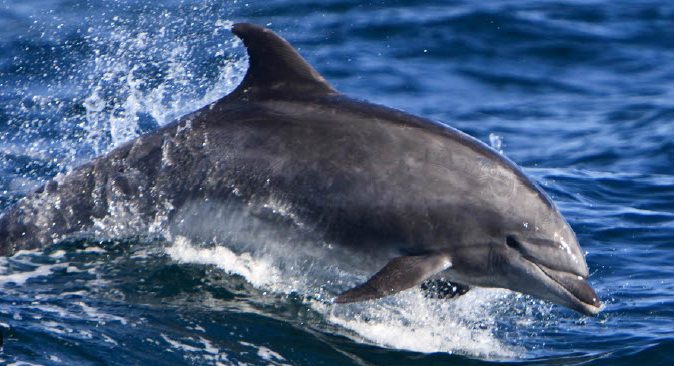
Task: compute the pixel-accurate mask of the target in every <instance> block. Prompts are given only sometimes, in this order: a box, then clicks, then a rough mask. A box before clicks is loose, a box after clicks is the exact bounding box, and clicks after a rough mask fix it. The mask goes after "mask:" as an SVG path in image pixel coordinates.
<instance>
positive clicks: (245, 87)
mask: <svg viewBox="0 0 674 366" xmlns="http://www.w3.org/2000/svg"><path fill="white" fill-rule="evenodd" d="M232 33H234V34H235V35H236V36H238V37H239V38H241V39H242V40H243V44H244V45H245V46H246V49H247V50H248V59H249V66H248V72H247V73H246V76H245V77H244V78H243V81H242V82H241V84H240V85H239V86H238V87H237V88H236V89H235V90H234V91H233V92H232V94H231V96H232V97H240V98H244V99H259V98H268V97H274V96H288V95H289V93H290V95H293V94H297V93H301V94H335V93H337V91H336V90H335V89H333V88H332V86H330V84H328V82H327V81H325V79H324V78H323V76H321V74H319V73H318V72H317V71H316V70H314V68H313V67H311V65H309V63H307V62H306V61H305V60H304V58H302V56H300V54H299V53H297V51H296V50H295V49H294V48H293V46H291V45H290V43H288V41H286V40H285V39H283V38H281V37H280V36H278V35H277V34H276V33H274V32H272V31H271V30H269V29H267V28H264V27H260V26H257V25H254V24H250V23H237V24H234V26H232Z"/></svg>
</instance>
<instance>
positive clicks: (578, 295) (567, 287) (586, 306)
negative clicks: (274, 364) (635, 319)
mask: <svg viewBox="0 0 674 366" xmlns="http://www.w3.org/2000/svg"><path fill="white" fill-rule="evenodd" d="M530 263H532V264H533V265H534V266H535V267H537V268H538V269H539V270H540V271H541V272H542V274H543V275H544V276H546V277H547V278H548V279H549V280H551V281H546V282H549V285H551V286H552V287H554V289H555V290H556V291H554V292H556V293H557V297H559V298H560V299H559V300H558V301H556V302H558V303H559V302H560V301H561V302H562V304H561V305H565V306H568V307H570V308H572V309H574V310H576V311H578V312H581V313H583V314H585V315H596V314H598V313H599V312H600V311H601V309H602V308H603V305H602V303H601V301H600V300H599V296H597V293H596V292H595V291H594V289H592V287H591V286H590V284H589V283H588V282H587V279H586V278H584V277H582V276H578V275H576V274H572V273H568V272H563V271H557V270H554V269H551V268H548V267H545V266H543V265H541V264H538V263H534V262H530Z"/></svg>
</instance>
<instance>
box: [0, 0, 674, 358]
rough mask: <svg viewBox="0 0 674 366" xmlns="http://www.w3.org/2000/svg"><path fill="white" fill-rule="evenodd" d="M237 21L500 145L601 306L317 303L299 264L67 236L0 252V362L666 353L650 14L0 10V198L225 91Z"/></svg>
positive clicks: (422, 5) (659, 120)
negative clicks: (572, 247)
mask: <svg viewBox="0 0 674 366" xmlns="http://www.w3.org/2000/svg"><path fill="white" fill-rule="evenodd" d="M236 21H247V22H253V23H257V24H261V25H266V26H268V27H270V28H273V29H274V30H275V31H277V32H278V33H280V34H282V35H283V36H284V37H286V38H287V39H288V40H290V41H291V42H292V43H293V44H294V45H295V46H297V47H298V48H299V50H300V52H301V53H302V54H303V55H304V56H305V57H306V58H307V60H309V61H310V62H311V63H312V64H313V65H315V67H316V69H318V70H319V71H320V72H321V73H322V74H323V75H324V76H325V77H326V78H327V79H328V80H329V81H330V82H331V83H332V84H333V85H334V86H335V87H336V88H337V89H338V90H340V91H342V92H344V93H346V94H348V95H351V96H354V97H357V98H362V99H368V100H370V101H373V102H377V103H381V104H384V105H388V106H392V107H396V108H400V109H402V110H405V111H408V112H411V113H414V114H419V115H422V116H426V117H429V118H433V119H437V120H440V121H443V122H445V123H447V124H449V125H451V126H453V127H456V128H458V129H460V130H462V131H464V132H466V133H468V134H470V135H472V136H474V137H476V138H478V139H480V140H482V141H485V142H487V143H491V144H492V146H494V147H495V148H497V149H500V150H502V151H503V153H504V154H505V155H507V156H508V157H509V158H511V159H512V160H513V161H515V162H516V163H517V164H519V165H521V166H522V167H523V168H524V170H525V172H526V173H527V174H528V175H529V176H530V177H532V178H533V179H534V180H535V181H536V182H537V183H539V184H540V185H541V186H542V187H543V188H544V189H545V190H546V191H547V192H548V193H549V194H550V195H551V197H552V198H553V200H554V201H555V202H556V203H557V205H558V206H559V208H560V209H561V211H562V212H563V214H564V215H565V217H566V218H567V219H568V221H569V222H570V224H571V225H572V226H573V228H574V230H575V231H576V233H577V235H578V238H579V241H580V242H581V245H582V247H583V249H584V250H586V251H587V262H588V265H589V267H590V270H591V277H590V282H591V283H592V285H593V286H594V287H595V289H596V290H597V292H598V294H599V295H600V297H601V298H602V299H603V300H604V302H605V309H604V311H603V312H602V313H600V314H599V315H598V316H596V317H586V316H582V315H579V314H576V313H574V312H572V311H569V310H566V309H562V308H560V307H558V306H553V305H550V304H548V303H545V302H542V301H538V300H535V299H532V298H529V297H526V296H521V295H517V294H513V293H510V292H508V291H500V290H475V291H470V292H469V293H468V294H466V295H465V296H463V297H461V298H459V299H455V300H452V301H449V304H444V303H442V304H441V303H438V302H437V301H435V302H433V301H432V300H428V299H423V298H422V297H420V296H417V295H418V294H415V293H412V294H407V295H401V297H400V298H399V299H398V300H395V299H394V300H391V299H389V300H385V301H381V303H377V304H375V305H371V308H370V309H367V308H362V307H360V308H359V307H354V308H351V309H350V310H339V309H336V308H334V307H332V305H330V304H329V303H325V302H320V301H316V299H312V298H311V296H307V295H306V294H307V293H310V292H311V290H310V289H309V287H310V286H308V285H307V283H309V282H310V281H309V280H310V279H309V278H308V277H312V278H313V277H314V275H313V274H312V273H314V272H316V271H317V270H316V269H315V268H314V269H313V270H312V271H306V272H301V271H300V272H298V271H294V272H293V270H292V269H287V268H286V269H284V268H276V267H274V265H273V263H272V264H271V265H268V263H266V262H264V261H262V260H257V259H255V258H253V259H250V258H244V257H235V258H232V257H230V256H228V255H229V254H228V253H224V254H223V253H220V252H218V253H214V252H198V251H195V250H196V249H195V250H192V249H191V248H190V247H189V246H186V244H185V243H182V244H180V243H178V244H176V243H161V242H157V243H154V242H133V241H125V242H109V241H99V240H90V241H88V240H80V241H73V242H68V243H62V244H59V245H56V246H54V247H50V248H47V249H45V250H44V251H41V252H29V253H20V254H18V255H16V256H14V257H12V258H2V259H0V331H1V332H2V334H3V336H4V346H3V349H2V351H1V352H0V364H2V363H6V364H17V365H21V364H42V365H72V364H79V365H98V364H110V365H129V364H138V365H176V364H225V365H228V364H233V365H243V364H256V365H257V364H260V365H262V364H265V365H267V364H272V365H284V364H291V365H350V364H353V365H403V364H404V365H440V364H470V365H472V364H476V365H477V364H491V363H526V364H529V363H540V364H557V365H576V364H591V365H634V364H644V365H646V364H648V365H670V364H674V62H673V61H674V2H671V1H665V0H662V1H608V0H596V1H584V0H582V1H581V0H577V1H560V0H555V1H534V0H511V1H365V2H363V1H351V0H328V1H320V2H318V1H306V0H292V1H291V0H271V1H255V0H251V1H236V0H234V1H222V0H200V1H196V0H195V1H188V0H184V1H173V0H171V1H155V2H145V1H133V0H126V1H124V0H114V1H103V0H81V1H79V0H26V1H13V0H0V208H2V209H4V208H6V207H8V206H9V205H11V204H12V203H13V202H15V201H16V200H18V199H20V198H21V197H22V196H24V195H25V194H27V193H29V192H31V191H32V190H33V189H35V188H37V187H38V186H40V185H41V184H42V183H43V182H44V181H45V180H48V179H50V178H52V177H54V176H55V175H57V174H59V173H65V172H67V171H69V170H70V169H73V168H74V167H76V166H78V165H80V164H82V163H83V162H86V161H88V160H90V159H92V158H93V157H95V156H98V155H101V154H104V153H105V152H107V151H109V150H111V149H112V148H114V147H115V146H119V145H120V144H122V143H124V142H125V141H128V140H129V139H132V138H134V137H136V136H138V135H140V134H143V133H145V132H148V131H151V130H153V129H156V128H158V127H159V126H162V125H164V124H166V123H169V122H170V121H172V120H173V119H175V118H176V117H178V116H181V115H183V114H185V113H188V112H190V111H193V110H196V109H198V108H200V107H202V106H204V105H206V104H207V103H209V102H211V101H214V100H217V99H218V98H220V97H222V96H223V95H225V94H226V93H227V92H229V91H231V90H232V89H233V88H234V87H235V86H236V84H237V83H238V81H239V80H240V79H241V78H242V76H243V74H244V73H245V70H246V67H247V63H246V57H245V52H244V50H243V47H242V45H241V44H240V42H238V41H236V40H235V39H234V37H233V36H232V35H231V33H230V32H229V30H228V29H229V27H230V26H231V24H232V22H236ZM45 204H54V203H50V202H47V203H45ZM167 247H169V248H173V249H171V250H166V248H167ZM284 271H285V272H284ZM279 273H280V275H279ZM271 275H275V276H277V277H274V278H276V280H274V281H272V282H269V281H267V282H265V281H266V279H265V276H267V277H269V276H271ZM315 276H318V277H320V274H316V275H315ZM289 278H292V281H291V280H289Z"/></svg>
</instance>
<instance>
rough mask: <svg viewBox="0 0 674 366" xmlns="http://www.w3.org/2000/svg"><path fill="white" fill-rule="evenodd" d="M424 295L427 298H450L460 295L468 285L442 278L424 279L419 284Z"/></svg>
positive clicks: (467, 288) (468, 288) (466, 290)
mask: <svg viewBox="0 0 674 366" xmlns="http://www.w3.org/2000/svg"><path fill="white" fill-rule="evenodd" d="M421 290H422V291H423V292H424V296H426V297H427V298H429V299H451V298H453V297H457V296H461V295H463V294H465V293H466V292H468V290H470V286H468V285H463V284H460V283H456V282H449V281H446V280H442V279H433V280H427V281H424V282H423V283H422V284H421Z"/></svg>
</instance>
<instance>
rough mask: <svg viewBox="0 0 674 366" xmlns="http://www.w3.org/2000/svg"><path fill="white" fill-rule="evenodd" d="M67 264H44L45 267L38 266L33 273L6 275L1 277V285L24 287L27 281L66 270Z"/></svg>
mask: <svg viewBox="0 0 674 366" xmlns="http://www.w3.org/2000/svg"><path fill="white" fill-rule="evenodd" d="M65 267H66V265H65V264H61V263H58V264H43V265H38V266H37V267H35V268H34V269H33V270H31V271H26V272H15V273H11V274H6V275H0V285H3V286H4V285H6V284H8V283H14V284H16V285H19V286H21V285H23V284H24V283H26V281H28V280H30V279H31V278H37V277H42V276H48V275H50V274H52V272H54V270H56V269H58V268H65Z"/></svg>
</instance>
